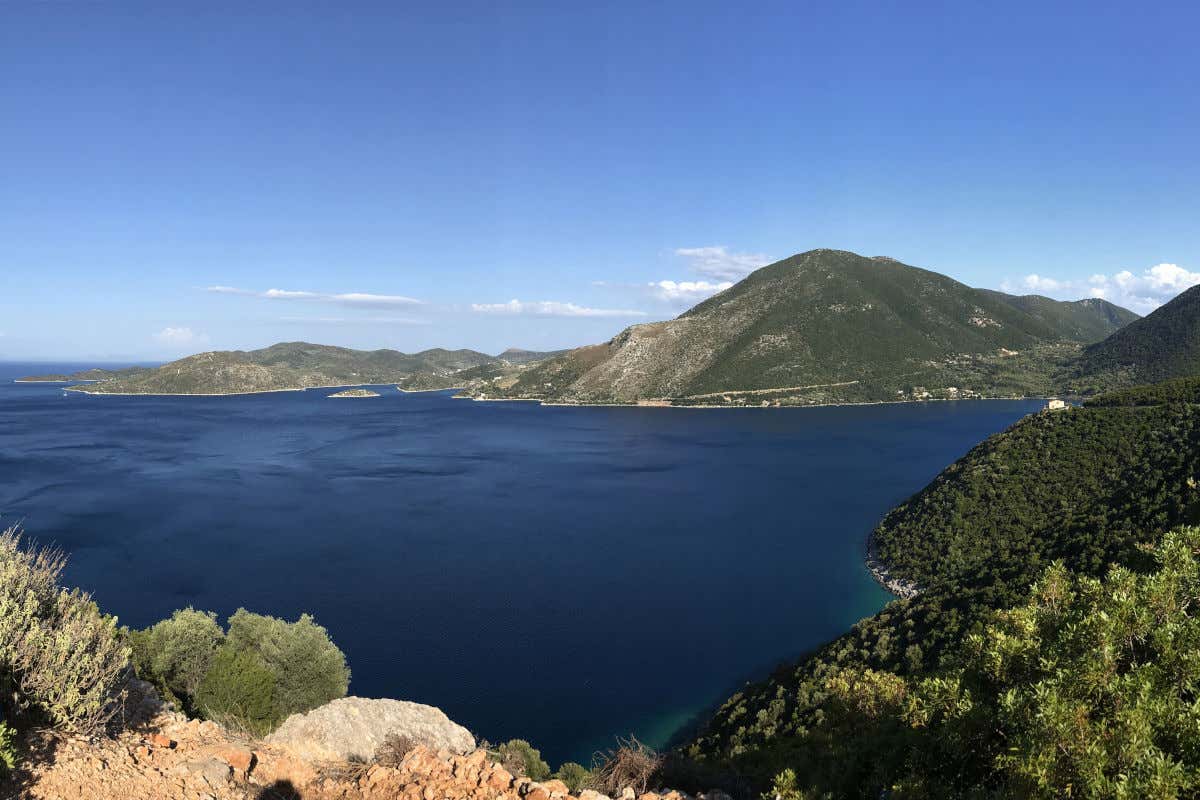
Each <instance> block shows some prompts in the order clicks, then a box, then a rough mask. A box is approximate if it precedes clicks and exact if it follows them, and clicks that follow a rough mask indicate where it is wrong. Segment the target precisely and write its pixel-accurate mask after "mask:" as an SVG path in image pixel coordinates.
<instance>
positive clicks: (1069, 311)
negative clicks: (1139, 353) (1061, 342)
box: [980, 289, 1140, 342]
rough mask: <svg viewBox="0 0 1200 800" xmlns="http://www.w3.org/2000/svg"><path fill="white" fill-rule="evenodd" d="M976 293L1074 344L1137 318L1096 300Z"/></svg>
mask: <svg viewBox="0 0 1200 800" xmlns="http://www.w3.org/2000/svg"><path fill="white" fill-rule="evenodd" d="M980 291H983V292H986V293H988V294H990V295H992V296H993V297H995V298H996V299H997V300H1000V301H1001V302H1003V303H1008V304H1009V305H1011V306H1012V307H1013V308H1016V309H1019V310H1020V311H1024V312H1025V313H1026V314H1029V315H1030V316H1031V317H1034V318H1036V319H1040V320H1041V321H1042V322H1044V323H1046V324H1047V325H1049V326H1050V327H1052V328H1053V329H1054V330H1055V331H1057V332H1058V334H1059V335H1061V336H1064V337H1066V338H1068V339H1073V340H1075V341H1078V342H1099V341H1100V340H1102V339H1104V338H1106V337H1108V336H1110V335H1111V334H1113V333H1114V332H1116V331H1118V330H1120V329H1121V328H1124V327H1125V326H1126V325H1128V324H1129V323H1131V322H1134V321H1135V320H1138V319H1140V317H1139V316H1138V315H1137V314H1135V313H1133V312H1132V311H1130V310H1128V309H1125V308H1121V307H1120V306H1118V305H1115V304H1113V303H1110V302H1108V301H1107V300H1103V299H1101V298H1099V297H1087V298H1084V299H1083V300H1073V301H1062V300H1051V299H1050V298H1049V297H1042V296H1041V295H1037V294H1026V295H1011V294H1005V293H1003V292H996V291H992V290H990V289H981V290H980Z"/></svg>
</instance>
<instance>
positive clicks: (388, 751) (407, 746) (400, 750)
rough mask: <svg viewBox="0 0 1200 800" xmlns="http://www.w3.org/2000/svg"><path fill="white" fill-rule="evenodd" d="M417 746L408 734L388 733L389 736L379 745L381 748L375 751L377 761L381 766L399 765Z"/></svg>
mask: <svg viewBox="0 0 1200 800" xmlns="http://www.w3.org/2000/svg"><path fill="white" fill-rule="evenodd" d="M416 746H417V743H416V742H414V741H413V740H412V739H410V738H409V737H407V736H403V735H401V734H398V733H391V734H388V737H387V738H386V739H384V740H383V744H381V745H379V749H378V750H376V751H375V763H376V764H378V765H380V766H381V767H398V766H400V764H401V762H403V761H404V757H405V756H406V755H408V754H409V752H410V751H412V749H413V748H414V747H416Z"/></svg>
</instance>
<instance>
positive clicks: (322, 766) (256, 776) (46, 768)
mask: <svg viewBox="0 0 1200 800" xmlns="http://www.w3.org/2000/svg"><path fill="white" fill-rule="evenodd" d="M147 689H148V687H147ZM348 701H357V702H358V703H360V704H362V703H375V702H380V701H359V699H358V698H347V700H346V701H335V702H337V703H341V704H342V705H341V706H340V707H339V708H338V709H336V711H337V713H336V714H334V715H333V716H334V717H335V718H338V719H343V720H344V719H345V718H347V717H357V716H359V715H360V710H361V709H363V708H366V707H365V706H362V705H355V704H354V703H351V702H348ZM382 702H389V703H390V702H395V701H382ZM413 705H415V704H413ZM132 708H133V712H132V714H131V716H130V718H129V720H128V723H127V725H126V727H125V730H124V731H123V732H122V733H121V734H119V735H118V736H116V737H114V738H108V739H99V740H86V739H79V738H72V737H68V736H64V735H62V734H57V733H53V732H45V733H42V734H38V735H34V736H32V737H31V738H30V739H29V741H28V743H27V755H28V758H27V759H26V762H25V763H24V764H23V765H22V767H21V768H20V769H19V770H18V771H17V772H16V773H14V774H13V775H12V776H10V778H9V779H8V781H6V782H5V783H4V784H0V797H2V798H22V799H23V800H24V799H25V798H28V799H29V800H78V799H79V798H87V799H88V800H132V799H133V798H138V799H139V800H140V799H142V798H145V799H146V800H384V799H385V798H388V799H389V800H390V799H391V798H399V799H402V800H447V799H449V798H469V800H606V796H605V795H602V794H600V793H598V792H595V791H592V790H586V789H585V790H583V791H581V792H579V793H578V794H572V793H571V792H570V790H568V788H567V786H566V785H565V784H563V783H562V782H561V781H557V780H548V781H543V782H540V783H538V782H535V781H531V780H530V779H529V778H525V777H521V776H519V775H514V774H512V773H511V772H509V771H508V770H506V769H505V768H504V767H503V766H501V765H500V764H497V763H495V762H494V761H493V760H492V759H491V758H489V755H488V753H487V752H486V751H484V750H482V749H475V747H474V743H473V740H469V741H470V744H469V745H468V746H466V747H463V746H461V745H462V740H461V739H456V738H455V737H457V736H458V734H457V733H456V731H455V729H457V730H461V728H458V726H455V725H454V724H453V723H450V722H449V721H448V720H446V722H447V723H448V726H452V727H447V728H444V730H446V731H449V735H450V736H451V739H450V740H449V743H450V744H451V746H454V745H455V743H456V742H457V743H458V744H459V745H460V746H459V749H460V750H465V751H466V752H459V753H455V752H453V751H452V750H451V749H449V748H447V747H440V748H438V747H435V746H430V745H427V744H421V745H417V746H415V747H413V749H411V750H410V751H408V752H407V754H404V755H403V756H402V757H399V758H397V759H395V760H394V761H393V762H392V763H388V764H381V763H370V762H364V761H345V760H324V759H322V758H321V755H320V754H321V753H322V752H323V751H322V750H321V748H320V747H314V745H313V742H312V741H302V740H300V739H299V738H298V737H296V736H289V737H284V738H285V739H288V741H286V742H281V741H278V740H274V741H262V740H253V739H250V738H246V737H241V736H238V735H236V734H234V733H231V732H230V731H228V730H226V729H224V728H222V727H221V726H220V725H217V724H215V723H213V722H209V721H204V722H201V721H199V720H189V719H187V718H186V717H185V716H183V715H182V714H179V713H176V712H174V711H173V710H171V709H169V708H165V707H163V706H162V704H161V703H159V702H158V700H157V697H155V696H154V695H153V693H152V691H147V693H146V695H145V696H143V697H142V698H140V699H137V700H136V702H135V703H134V704H133V706H132ZM420 708H423V709H424V708H429V707H420ZM432 710H433V711H436V709H432ZM368 713H370V712H369V711H368ZM437 714H439V715H440V712H437ZM442 718H443V719H444V715H443V717H442ZM293 727H294V728H304V727H305V726H293ZM307 727H308V728H310V729H311V728H312V727H313V725H312V724H311V721H310V724H309V725H308V726H307ZM418 727H419V725H418ZM337 734H338V736H340V738H341V739H342V740H344V739H345V738H346V736H345V730H342V731H339V732H337ZM431 741H432V742H433V743H434V745H436V744H437V743H438V741H439V737H438V735H436V734H435V735H434V736H433V737H432V739H431ZM617 800H687V798H686V796H685V795H683V794H682V793H679V792H661V793H654V792H643V793H641V794H638V793H637V792H635V791H634V789H633V788H632V787H629V788H626V789H624V790H623V791H622V792H620V793H619V794H618V798H617ZM699 800H728V798H727V797H725V796H724V795H722V794H720V793H713V794H712V795H711V796H710V797H708V798H703V797H702V798H700V799H699Z"/></svg>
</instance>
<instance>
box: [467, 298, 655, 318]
mask: <svg viewBox="0 0 1200 800" xmlns="http://www.w3.org/2000/svg"><path fill="white" fill-rule="evenodd" d="M471 310H472V311H475V312H477V313H480V314H511V315H525V316H531V317H644V316H646V312H645V311H635V310H632V309H625V308H588V307H587V306H580V305H576V304H575V303H560V302H558V301H555V300H541V301H538V302H523V301H521V300H509V301H508V302H507V303H472V304H471Z"/></svg>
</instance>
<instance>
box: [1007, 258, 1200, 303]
mask: <svg viewBox="0 0 1200 800" xmlns="http://www.w3.org/2000/svg"><path fill="white" fill-rule="evenodd" d="M1197 284H1200V272H1191V271H1190V270H1187V269H1184V268H1183V267H1181V266H1179V265H1178V264H1156V265H1155V266H1153V267H1148V268H1146V269H1143V270H1142V271H1141V272H1140V273H1134V272H1133V271H1131V270H1122V271H1121V272H1118V273H1116V274H1115V275H1104V274H1099V273H1098V274H1095V275H1092V276H1091V277H1090V278H1088V279H1087V280H1086V281H1084V280H1070V279H1065V280H1064V279H1058V278H1050V277H1047V276H1045V275H1038V274H1036V273H1033V274H1030V275H1026V276H1025V277H1024V278H1021V279H1020V280H1019V281H1017V282H1013V281H1004V282H1003V283H1001V284H1000V288H1001V289H1002V290H1003V291H1006V292H1022V291H1025V292H1036V293H1038V294H1045V295H1049V296H1050V297H1057V298H1059V299H1062V300H1075V299H1078V298H1080V297H1101V298H1103V299H1105V300H1108V301H1109V302H1111V303H1116V304H1117V305H1119V306H1124V307H1125V308H1128V309H1130V310H1132V311H1137V312H1138V313H1140V314H1146V313H1149V312H1151V311H1153V310H1154V309H1156V308H1158V307H1159V306H1161V305H1162V304H1163V303H1165V302H1167V301H1168V300H1170V299H1171V298H1173V297H1175V295H1177V294H1179V293H1180V292H1182V291H1184V290H1185V289H1190V288H1191V287H1193V286H1195V285H1197Z"/></svg>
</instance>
